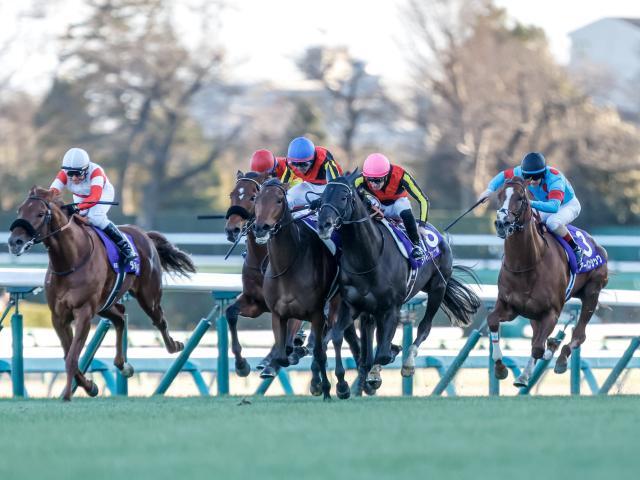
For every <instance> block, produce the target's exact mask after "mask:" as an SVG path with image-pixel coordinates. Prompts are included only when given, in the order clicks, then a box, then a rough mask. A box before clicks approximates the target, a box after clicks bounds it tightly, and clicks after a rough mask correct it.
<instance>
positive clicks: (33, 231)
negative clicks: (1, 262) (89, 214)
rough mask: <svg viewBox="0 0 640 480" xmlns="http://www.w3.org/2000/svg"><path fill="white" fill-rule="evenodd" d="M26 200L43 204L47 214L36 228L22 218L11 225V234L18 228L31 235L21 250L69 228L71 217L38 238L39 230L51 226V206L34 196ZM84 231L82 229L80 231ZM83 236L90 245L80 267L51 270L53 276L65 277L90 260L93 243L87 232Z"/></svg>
mask: <svg viewBox="0 0 640 480" xmlns="http://www.w3.org/2000/svg"><path fill="white" fill-rule="evenodd" d="M27 200H38V201H40V202H42V203H44V205H45V207H46V208H47V212H46V213H45V215H44V218H43V219H42V222H41V223H40V225H38V227H34V226H33V225H32V224H31V222H29V221H28V220H26V219H24V218H17V219H15V220H14V221H13V222H12V223H11V226H10V227H9V231H11V232H13V230H14V229H16V228H18V227H20V228H23V229H24V230H25V231H26V232H27V233H28V234H29V235H31V239H30V240H29V241H28V242H27V243H26V244H25V246H24V247H23V249H24V250H25V251H26V250H28V249H30V248H31V247H32V246H33V245H37V244H38V243H42V242H43V241H44V240H46V239H47V238H49V237H53V236H55V235H57V234H58V233H60V232H62V231H64V230H66V229H67V228H69V227H70V226H71V220H72V218H73V216H71V217H69V219H68V221H67V223H65V224H64V225H63V226H62V227H60V228H58V229H56V230H54V231H52V232H49V233H47V234H46V235H43V236H39V235H41V234H40V230H41V229H42V228H43V227H45V226H47V225H49V226H50V225H51V219H52V218H53V214H52V213H51V205H50V203H49V202H48V201H47V200H45V199H44V198H40V197H36V196H33V195H32V196H29V197H27ZM82 230H83V231H84V229H82ZM85 234H86V235H87V236H88V237H89V242H90V244H91V249H90V251H89V254H88V255H87V256H86V257H85V258H84V259H83V260H82V262H80V265H78V266H77V267H74V268H72V269H70V270H65V271H63V272H56V271H55V270H51V272H52V273H54V274H55V275H59V276H61V277H63V276H65V275H69V274H71V273H73V272H75V271H77V270H79V269H81V268H82V267H84V265H85V264H86V263H87V262H88V261H89V259H90V258H91V255H92V254H93V249H94V243H93V239H92V238H91V235H89V234H88V233H87V232H85Z"/></svg>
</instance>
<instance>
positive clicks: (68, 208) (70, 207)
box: [64, 204, 80, 216]
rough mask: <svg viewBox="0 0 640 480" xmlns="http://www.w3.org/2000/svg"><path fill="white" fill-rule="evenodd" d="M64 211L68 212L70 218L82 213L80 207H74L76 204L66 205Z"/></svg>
mask: <svg viewBox="0 0 640 480" xmlns="http://www.w3.org/2000/svg"><path fill="white" fill-rule="evenodd" d="M64 209H65V210H66V212H67V215H69V216H71V215H73V214H74V213H80V209H79V208H78V205H74V204H71V205H66V206H65V207H64Z"/></svg>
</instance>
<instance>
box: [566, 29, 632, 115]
mask: <svg viewBox="0 0 640 480" xmlns="http://www.w3.org/2000/svg"><path fill="white" fill-rule="evenodd" d="M569 37H570V38H571V57H570V69H571V71H572V72H573V73H574V74H575V75H576V76H577V78H578V79H579V80H580V82H581V84H582V85H583V86H585V87H586V88H587V91H588V93H590V94H593V95H594V97H595V98H596V99H597V100H598V101H599V102H600V103H609V104H613V105H614V106H615V107H617V108H618V109H619V110H620V111H621V112H623V113H626V114H632V115H633V114H635V115H637V112H638V111H639V110H640V108H639V107H640V95H639V93H638V88H637V85H638V82H639V81H640V18H603V19H600V20H597V21H595V22H592V23H590V24H588V25H585V26H584V27H582V28H579V29H577V30H574V31H573V32H571V33H570V34H569Z"/></svg>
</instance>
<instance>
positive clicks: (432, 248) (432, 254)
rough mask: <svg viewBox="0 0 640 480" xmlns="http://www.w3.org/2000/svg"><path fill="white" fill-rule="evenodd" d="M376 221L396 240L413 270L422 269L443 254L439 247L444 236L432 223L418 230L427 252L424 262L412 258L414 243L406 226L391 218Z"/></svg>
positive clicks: (422, 244) (421, 242)
mask: <svg viewBox="0 0 640 480" xmlns="http://www.w3.org/2000/svg"><path fill="white" fill-rule="evenodd" d="M376 220H378V221H379V222H380V223H381V224H382V225H384V226H385V227H386V228H387V230H389V232H390V233H391V235H392V237H393V239H394V240H395V244H396V247H398V250H399V251H400V253H401V254H402V256H403V257H404V258H406V259H407V260H408V261H409V263H410V264H411V268H412V269H418V268H420V267H421V266H422V265H423V264H424V263H425V262H426V261H428V260H434V259H436V258H437V257H439V256H440V254H441V253H442V252H441V251H440V247H439V244H440V242H441V241H442V235H440V232H438V230H437V229H436V228H435V227H434V226H433V225H431V224H430V223H427V224H426V225H425V227H424V228H422V227H419V228H418V231H419V232H420V245H421V246H422V249H423V250H424V252H425V259H424V260H423V261H417V260H415V259H413V258H411V250H413V243H411V240H409V236H408V235H407V232H406V230H405V229H404V224H403V223H402V222H399V221H396V220H393V219H389V218H376Z"/></svg>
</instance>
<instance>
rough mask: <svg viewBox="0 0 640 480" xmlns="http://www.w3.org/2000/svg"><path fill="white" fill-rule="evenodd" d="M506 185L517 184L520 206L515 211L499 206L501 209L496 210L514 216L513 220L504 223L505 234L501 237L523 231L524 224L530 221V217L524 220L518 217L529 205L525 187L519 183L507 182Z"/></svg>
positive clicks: (514, 185) (512, 185) (513, 185)
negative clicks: (520, 197) (519, 190)
mask: <svg viewBox="0 0 640 480" xmlns="http://www.w3.org/2000/svg"><path fill="white" fill-rule="evenodd" d="M508 185H509V186H511V187H514V188H515V187H516V186H517V187H518V188H520V189H521V192H522V202H521V204H520V208H519V209H518V211H517V212H513V211H511V210H509V209H507V208H501V209H499V210H498V212H502V213H504V214H505V216H507V215H509V214H511V215H513V218H514V221H513V222H508V223H507V224H506V226H505V230H506V231H505V236H504V237H503V238H507V237H510V236H511V235H513V234H514V233H517V232H521V231H523V230H524V227H525V226H526V224H527V223H528V222H530V221H531V218H529V220H526V221H521V219H520V217H521V216H522V215H524V213H525V212H526V211H527V208H528V207H529V206H530V203H529V198H528V197H527V191H526V187H524V186H523V185H521V184H519V183H509V184H508ZM496 223H497V222H496ZM499 236H500V235H499Z"/></svg>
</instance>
